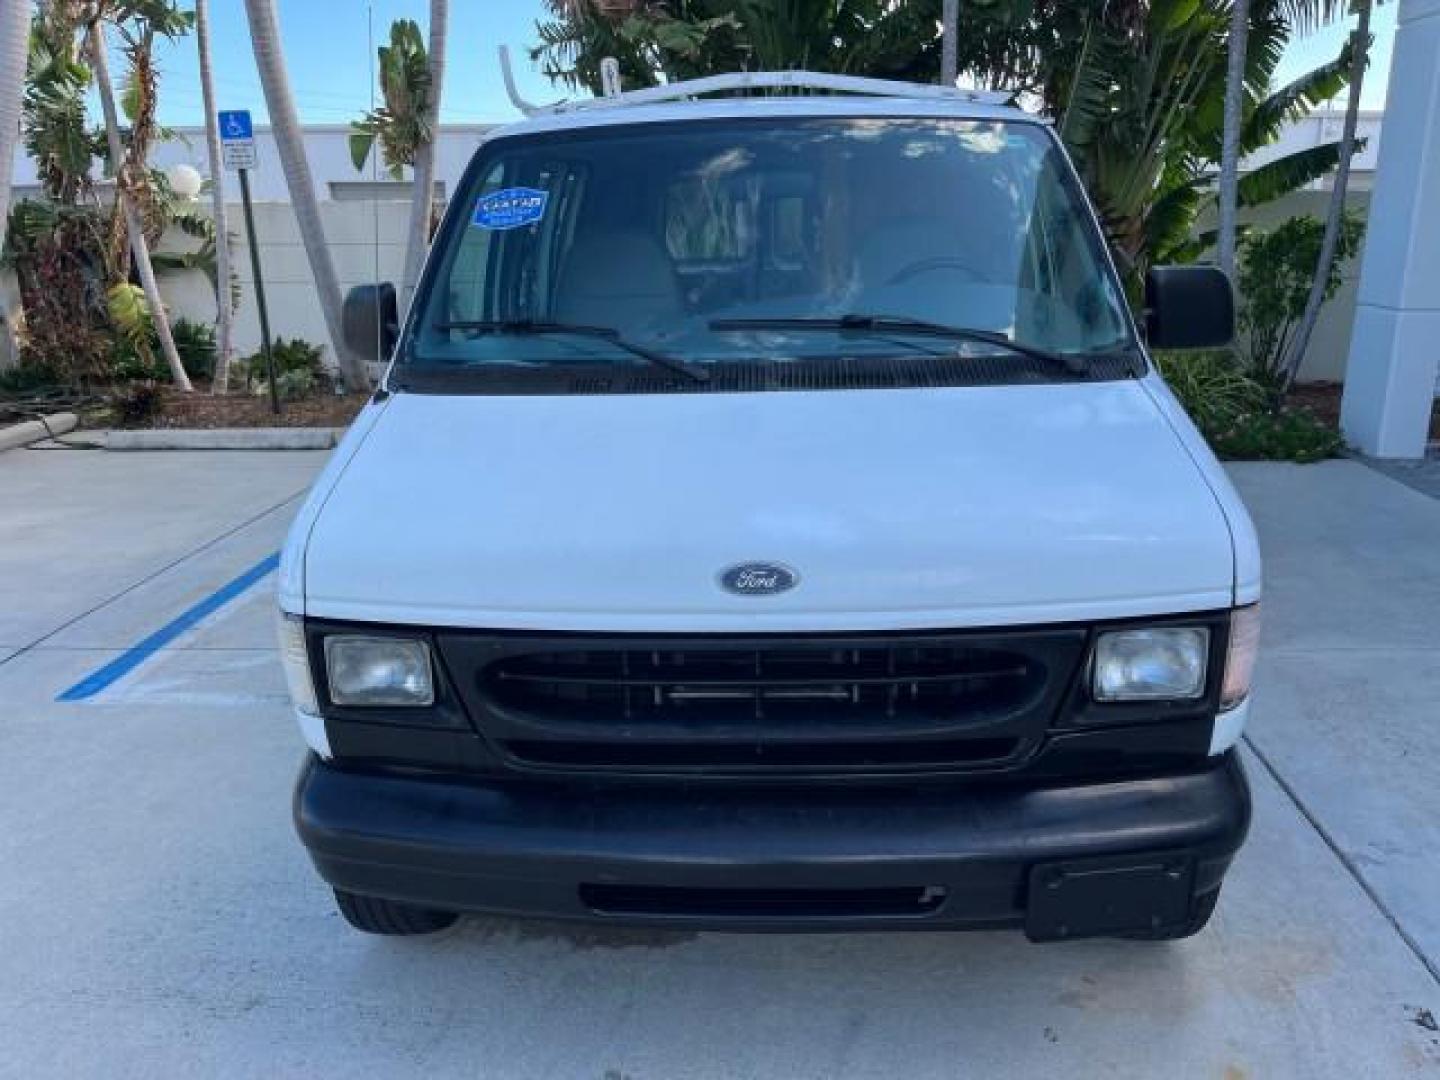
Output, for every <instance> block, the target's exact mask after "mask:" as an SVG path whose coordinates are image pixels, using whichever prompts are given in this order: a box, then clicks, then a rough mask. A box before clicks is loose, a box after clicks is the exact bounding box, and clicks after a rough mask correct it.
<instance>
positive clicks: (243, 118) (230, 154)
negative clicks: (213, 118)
mask: <svg viewBox="0 0 1440 1080" xmlns="http://www.w3.org/2000/svg"><path fill="white" fill-rule="evenodd" d="M217 119H218V121H219V126H220V148H221V150H222V151H223V152H224V157H225V167H226V168H227V169H253V168H255V167H256V166H257V165H259V164H260V156H259V155H258V154H257V153H256V152H255V125H254V124H253V123H252V122H251V120H250V113H249V111H248V110H246V109H235V110H231V111H230V112H222V113H220V114H218V117H217Z"/></svg>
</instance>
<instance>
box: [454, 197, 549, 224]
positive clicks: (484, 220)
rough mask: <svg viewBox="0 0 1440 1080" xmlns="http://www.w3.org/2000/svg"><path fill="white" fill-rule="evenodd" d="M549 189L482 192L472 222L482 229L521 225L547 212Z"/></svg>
mask: <svg viewBox="0 0 1440 1080" xmlns="http://www.w3.org/2000/svg"><path fill="white" fill-rule="evenodd" d="M549 201H550V193H549V192H548V191H541V190H540V189H539V188H528V187H512V188H502V189H501V190H500V191H492V192H491V193H490V194H489V195H482V196H480V198H479V199H478V200H477V201H476V203H475V216H474V218H472V219H471V223H472V224H474V225H477V226H479V227H480V228H482V229H518V228H520V227H521V226H524V225H533V224H534V223H535V222H537V221H539V220H540V219H541V218H543V217H544V216H545V204H546V203H548V202H549Z"/></svg>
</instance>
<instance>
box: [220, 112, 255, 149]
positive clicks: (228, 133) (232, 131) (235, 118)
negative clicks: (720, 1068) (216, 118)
mask: <svg viewBox="0 0 1440 1080" xmlns="http://www.w3.org/2000/svg"><path fill="white" fill-rule="evenodd" d="M253 138H255V125H254V124H253V123H251V122H250V113H249V111H248V110H246V109H238V110H235V111H233V112H222V113H220V140H221V141H222V142H225V141H228V140H231V139H253Z"/></svg>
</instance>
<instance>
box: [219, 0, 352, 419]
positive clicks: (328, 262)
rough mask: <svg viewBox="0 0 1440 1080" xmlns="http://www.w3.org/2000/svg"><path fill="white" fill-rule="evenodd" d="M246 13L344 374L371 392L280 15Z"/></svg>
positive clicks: (348, 385)
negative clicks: (345, 310) (352, 332)
mask: <svg viewBox="0 0 1440 1080" xmlns="http://www.w3.org/2000/svg"><path fill="white" fill-rule="evenodd" d="M245 14H246V15H247V16H248V18H249V21H250V43H251V46H252V47H253V48H254V50H255V66H256V68H258V69H259V72H260V85H261V87H262V88H263V89H264V91H265V104H266V106H267V107H268V109H269V111H270V126H271V128H272V130H273V133H274V136H275V146H276V149H277V150H278V151H279V154H280V164H281V167H282V168H283V169H284V172H285V186H286V188H288V189H289V192H290V205H291V206H292V207H293V209H294V211H295V224H296V225H297V227H298V228H299V230H300V239H301V242H302V243H304V245H305V254H306V256H307V257H308V259H309V261H310V273H311V275H312V276H313V277H314V278H315V292H316V294H317V295H318V298H319V301H320V311H321V313H322V314H323V315H324V316H325V327H326V329H327V331H328V332H329V334H330V345H331V347H332V348H333V349H334V350H335V358H336V362H337V363H338V364H339V366H340V372H341V374H342V375H343V376H344V380H345V390H346V392H347V393H356V392H361V393H364V392H367V391H368V390H369V389H370V373H369V372H368V371H367V370H366V367H365V359H364V357H362V356H360V355H358V354H357V353H354V352H352V351H351V350H350V348H349V347H348V346H347V345H346V344H345V335H344V332H343V327H342V324H341V317H340V309H341V305H342V300H341V297H340V279H339V278H338V277H337V276H336V274H335V262H334V260H333V259H332V258H331V255H330V247H329V245H328V244H326V242H325V227H324V225H323V224H322V223H321V221H320V204H319V201H318V200H317V199H316V198H315V181H314V179H313V177H312V176H311V173H310V162H309V160H308V159H307V158H306V156H305V140H304V137H303V135H302V134H301V131H300V120H299V117H298V116H297V115H296V113H295V99H294V97H293V96H292V94H291V92H290V76H289V75H288V74H287V73H286V70H285V57H284V54H283V52H282V50H281V47H280V31H279V27H278V26H277V24H276V19H275V4H274V0H245Z"/></svg>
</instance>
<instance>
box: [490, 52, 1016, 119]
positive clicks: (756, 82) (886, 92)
mask: <svg viewBox="0 0 1440 1080" xmlns="http://www.w3.org/2000/svg"><path fill="white" fill-rule="evenodd" d="M500 71H501V74H502V75H503V76H504V79H505V91H506V93H508V94H509V95H510V101H511V102H512V103H513V104H514V106H515V107H516V108H517V109H519V110H520V111H521V112H522V113H524V114H525V115H526V116H539V115H544V114H555V113H566V112H578V111H580V110H583V109H611V108H617V107H619V106H622V105H653V104H656V103H657V102H663V101H690V100H694V99H695V98H698V97H701V96H703V95H705V94H723V93H727V92H735V91H741V90H822V91H828V92H830V93H833V94H856V95H862V96H867V97H886V98H906V99H909V100H912V101H913V100H923V101H955V102H963V103H964V104H967V105H1009V104H1011V103H1012V102H1013V101H1014V98H1015V95H1014V94H1012V93H1009V92H1008V91H1004V90H967V89H962V88H961V87H958V86H936V85H932V84H928V83H910V82H901V81H899V80H897V79H866V78H861V77H859V76H855V75H832V74H830V73H828V72H823V71H734V72H729V73H727V74H724V75H707V76H705V77H704V78H701V79H688V80H686V81H684V82H673V83H666V84H664V85H663V86H647V87H644V88H643V89H640V90H626V91H624V92H623V93H619V94H612V95H609V96H605V97H595V98H578V99H576V100H573V101H556V102H552V103H551V104H549V105H535V104H533V103H531V102H529V101H526V100H525V99H524V98H522V97H521V96H520V94H519V91H518V90H517V89H516V86H515V78H514V76H513V75H512V74H511V71H510V50H509V49H508V48H506V47H505V46H504V45H501V46H500Z"/></svg>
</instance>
